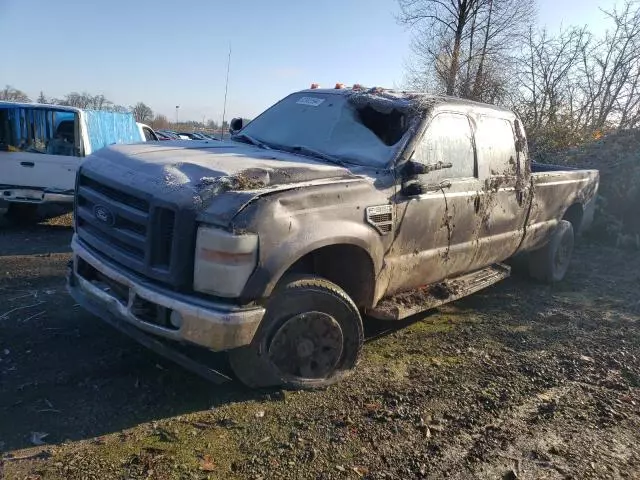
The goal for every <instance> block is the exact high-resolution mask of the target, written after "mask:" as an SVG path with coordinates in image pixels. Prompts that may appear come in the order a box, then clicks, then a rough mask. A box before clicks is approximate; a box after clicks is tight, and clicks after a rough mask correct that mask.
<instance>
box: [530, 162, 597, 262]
mask: <svg viewBox="0 0 640 480" xmlns="http://www.w3.org/2000/svg"><path fill="white" fill-rule="evenodd" d="M531 182H532V188H533V201H532V204H531V211H530V213H529V218H528V221H527V229H526V235H525V237H524V240H523V243H522V246H521V247H520V250H521V251H529V250H535V249H537V248H540V247H542V246H543V245H544V244H545V243H547V241H548V240H549V238H550V235H551V233H552V232H553V230H554V229H555V228H556V226H557V225H558V223H559V222H560V220H562V219H563V217H564V215H565V213H566V211H567V210H568V209H569V208H570V207H571V206H573V205H576V204H577V205H580V206H581V208H582V210H583V216H582V219H583V220H582V225H581V226H580V228H579V230H581V231H582V230H584V229H585V228H586V227H588V226H589V224H590V223H591V220H592V219H593V211H594V208H595V198H596V194H597V191H598V184H599V173H598V171H597V170H567V171H550V172H534V173H532V175H531ZM576 233H578V232H576Z"/></svg>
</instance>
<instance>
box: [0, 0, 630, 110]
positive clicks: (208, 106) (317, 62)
mask: <svg viewBox="0 0 640 480" xmlns="http://www.w3.org/2000/svg"><path fill="white" fill-rule="evenodd" d="M621 1H622V0H538V3H537V4H538V18H537V23H538V25H540V26H546V27H547V28H549V29H550V30H557V29H558V28H560V26H561V25H564V26H567V25H589V26H590V28H591V29H592V31H594V33H598V32H600V31H601V30H602V29H603V26H602V18H603V15H602V13H601V12H600V11H599V8H598V7H602V8H610V7H611V6H613V5H614V4H615V3H616V2H617V3H618V4H620V2H621ZM397 12H398V7H397V0H339V1H336V0H316V1H311V0H288V1H285V0H268V1H265V0H235V1H226V0H190V1H189V2H184V3H183V2H179V1H176V0H170V1H169V0H153V1H152V0H108V1H107V0H102V1H97V0H64V1H61V0H0V32H2V37H3V41H4V42H3V44H4V46H5V48H3V54H2V61H1V62H0V86H4V85H11V86H13V87H15V88H18V89H20V90H23V91H25V92H26V93H27V94H29V95H30V96H31V97H32V98H33V99H35V98H37V96H38V94H39V92H40V91H43V92H44V93H45V95H47V96H49V97H61V96H63V95H64V94H66V93H69V92H72V91H78V92H83V91H87V92H89V93H92V94H100V93H101V94H104V95H105V96H106V97H107V98H109V99H110V100H112V101H113V102H115V103H117V104H121V105H133V104H135V103H137V102H138V101H143V102H145V103H146V104H148V105H149V106H150V107H151V108H152V109H153V110H154V112H158V113H162V114H165V115H167V117H168V118H169V119H170V120H174V119H175V117H176V108H175V107H176V105H179V106H180V109H179V119H180V120H186V119H192V120H198V121H202V119H203V118H204V119H206V120H209V119H214V120H216V121H217V122H220V120H221V118H222V113H223V104H224V90H225V76H226V69H227V58H228V54H229V48H231V63H230V75H229V90H228V100H227V115H226V118H227V119H228V118H230V117H235V116H242V117H248V118H252V117H255V116H256V115H257V114H259V113H260V112H261V111H263V110H264V109H265V108H267V107H269V106H270V105H272V104H273V103H274V102H276V101H277V100H279V99H280V98H282V97H283V96H285V95H287V94H288V93H291V92H293V91H296V90H301V89H304V88H308V87H309V86H310V85H311V83H319V84H320V85H321V86H328V87H332V86H334V85H335V83H336V82H341V83H345V84H347V85H350V84H353V83H360V84H363V85H367V86H384V87H399V86H401V85H402V84H403V79H404V66H405V65H406V63H407V61H408V59H409V58H410V47H409V45H410V40H411V33H410V32H409V31H407V30H406V29H405V28H404V27H402V26H400V25H398V24H397V22H396V21H395V15H396V14H397ZM533 20H535V19H532V21H533Z"/></svg>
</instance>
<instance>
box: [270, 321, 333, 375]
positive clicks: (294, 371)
mask: <svg viewBox="0 0 640 480" xmlns="http://www.w3.org/2000/svg"><path fill="white" fill-rule="evenodd" d="M343 343H344V337H343V334H342V328H340V324H339V323H338V322H337V321H336V320H335V318H333V317H332V316H331V315H328V314H326V313H322V312H305V313H301V314H299V315H295V316H293V317H291V318H290V319H289V320H287V321H286V322H285V323H284V324H282V326H281V327H280V328H279V329H278V330H277V331H276V333H275V334H274V336H273V338H272V340H271V344H270V345H269V358H270V360H271V362H272V363H273V364H274V365H275V366H276V367H277V368H278V369H279V370H280V371H281V372H282V373H284V374H286V375H290V376H295V377H300V378H324V377H326V376H328V375H329V374H330V373H331V372H333V371H334V370H335V368H336V366H337V365H338V362H339V361H340V357H341V356H342V347H343Z"/></svg>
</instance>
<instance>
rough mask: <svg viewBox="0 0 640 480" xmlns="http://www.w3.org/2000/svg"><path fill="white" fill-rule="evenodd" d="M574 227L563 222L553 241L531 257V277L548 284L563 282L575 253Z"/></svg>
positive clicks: (567, 222)
mask: <svg viewBox="0 0 640 480" xmlns="http://www.w3.org/2000/svg"><path fill="white" fill-rule="evenodd" d="M573 243H574V234H573V225H571V222H569V221H567V220H561V221H560V223H559V224H558V227H557V228H556V230H555V232H553V235H552V237H551V240H549V242H548V243H547V244H546V245H545V246H544V247H542V248H541V249H539V250H536V251H534V252H531V255H530V256H529V275H531V277H533V278H535V279H536V280H540V281H541V282H546V283H555V282H559V281H561V280H562V279H563V278H564V276H565V275H566V273H567V270H568V269H569V264H570V263H571V255H572V253H573Z"/></svg>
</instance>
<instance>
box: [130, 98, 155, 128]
mask: <svg viewBox="0 0 640 480" xmlns="http://www.w3.org/2000/svg"><path fill="white" fill-rule="evenodd" d="M131 113H133V116H134V117H135V119H136V122H140V123H146V122H148V121H151V119H152V118H153V110H151V107H149V106H148V105H146V104H145V103H143V102H138V103H136V104H135V105H134V106H133V107H131Z"/></svg>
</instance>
